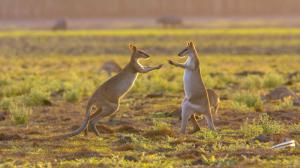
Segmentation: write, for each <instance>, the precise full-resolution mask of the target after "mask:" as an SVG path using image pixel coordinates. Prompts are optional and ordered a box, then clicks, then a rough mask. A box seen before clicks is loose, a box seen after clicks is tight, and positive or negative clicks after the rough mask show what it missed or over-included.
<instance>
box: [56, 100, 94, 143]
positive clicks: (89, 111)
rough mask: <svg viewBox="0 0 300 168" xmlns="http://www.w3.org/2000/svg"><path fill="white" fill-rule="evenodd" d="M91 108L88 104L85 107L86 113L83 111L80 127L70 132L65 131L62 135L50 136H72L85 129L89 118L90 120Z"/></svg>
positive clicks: (60, 137) (57, 137)
mask: <svg viewBox="0 0 300 168" xmlns="http://www.w3.org/2000/svg"><path fill="white" fill-rule="evenodd" d="M92 109H93V108H91V107H90V106H88V107H87V110H86V113H85V118H84V121H83V123H82V125H81V127H79V128H78V129H76V130H74V131H72V132H70V133H67V134H64V135H59V136H55V137H52V138H53V139H62V138H69V137H72V136H75V135H78V134H80V133H81V132H82V131H83V130H84V129H86V127H87V125H88V123H89V120H90V114H91V111H92Z"/></svg>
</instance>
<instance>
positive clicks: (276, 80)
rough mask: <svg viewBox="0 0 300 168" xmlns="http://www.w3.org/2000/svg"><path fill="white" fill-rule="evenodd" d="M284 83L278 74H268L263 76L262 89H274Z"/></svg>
mask: <svg viewBox="0 0 300 168" xmlns="http://www.w3.org/2000/svg"><path fill="white" fill-rule="evenodd" d="M283 83H284V80H283V77H282V76H281V75H279V74H275V73H270V74H267V75H265V76H264V79H263V86H264V88H276V87H278V86H280V85H282V84H283Z"/></svg>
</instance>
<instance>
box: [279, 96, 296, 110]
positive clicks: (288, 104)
mask: <svg viewBox="0 0 300 168" xmlns="http://www.w3.org/2000/svg"><path fill="white" fill-rule="evenodd" d="M293 107H294V101H293V98H292V97H285V98H284V99H283V100H280V102H279V104H278V105H275V109H276V110H291V109H293Z"/></svg>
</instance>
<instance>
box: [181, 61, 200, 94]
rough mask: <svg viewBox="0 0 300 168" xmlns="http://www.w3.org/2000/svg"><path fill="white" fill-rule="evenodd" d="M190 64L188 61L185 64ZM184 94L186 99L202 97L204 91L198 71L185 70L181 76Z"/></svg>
mask: <svg viewBox="0 0 300 168" xmlns="http://www.w3.org/2000/svg"><path fill="white" fill-rule="evenodd" d="M188 63H190V62H189V61H188V62H187V64H188ZM183 85H184V93H185V97H186V98H187V99H191V98H193V97H195V98H196V97H197V98H198V97H202V96H203V90H204V89H205V87H204V84H203V82H202V79H201V77H200V72H199V71H198V70H190V69H185V70H184V75H183Z"/></svg>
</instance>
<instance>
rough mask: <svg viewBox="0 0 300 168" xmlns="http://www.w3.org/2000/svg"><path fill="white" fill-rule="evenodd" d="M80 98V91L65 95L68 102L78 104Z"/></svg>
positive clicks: (76, 90) (71, 91)
mask: <svg viewBox="0 0 300 168" xmlns="http://www.w3.org/2000/svg"><path fill="white" fill-rule="evenodd" d="M79 98H80V92H79V91H78V89H71V90H68V91H66V92H65V93H64V99H65V100H66V101H68V102H76V101H78V100H79Z"/></svg>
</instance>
